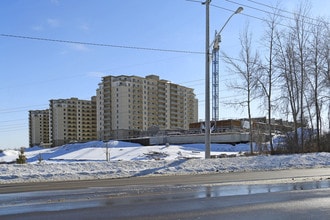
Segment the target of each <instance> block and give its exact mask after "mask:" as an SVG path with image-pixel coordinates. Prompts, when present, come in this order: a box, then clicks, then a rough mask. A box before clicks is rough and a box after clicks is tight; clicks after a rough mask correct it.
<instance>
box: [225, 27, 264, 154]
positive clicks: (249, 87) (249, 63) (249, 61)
mask: <svg viewBox="0 0 330 220" xmlns="http://www.w3.org/2000/svg"><path fill="white" fill-rule="evenodd" d="M251 42H252V34H251V33H250V32H249V27H248V25H247V27H246V29H245V30H244V31H243V32H242V33H241V34H240V43H241V51H240V53H239V59H233V58H231V57H229V56H228V55H227V54H226V53H222V54H223V57H224V61H225V62H226V63H227V64H228V69H229V71H231V72H233V73H235V74H237V75H238V76H239V78H240V80H241V81H240V82H236V83H232V84H231V85H229V87H230V88H231V89H234V90H236V91H237V92H238V93H239V94H243V95H244V96H245V97H246V98H245V99H243V100H235V101H234V102H232V103H231V104H232V105H239V106H243V107H246V108H247V114H248V120H249V136H250V151H251V154H253V143H252V142H253V129H252V128H253V125H252V116H251V102H252V101H253V99H255V98H256V97H255V94H256V93H255V89H256V86H257V79H256V77H257V72H258V69H259V65H260V61H259V55H258V53H257V52H255V53H254V54H252V47H251Z"/></svg>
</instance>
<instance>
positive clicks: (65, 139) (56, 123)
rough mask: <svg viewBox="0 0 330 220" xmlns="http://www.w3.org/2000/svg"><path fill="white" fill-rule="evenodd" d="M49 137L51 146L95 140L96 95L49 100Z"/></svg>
mask: <svg viewBox="0 0 330 220" xmlns="http://www.w3.org/2000/svg"><path fill="white" fill-rule="evenodd" d="M49 116H50V118H49V123H50V139H51V142H52V145H53V146H59V145H62V144H66V143H70V142H76V141H77V142H85V141H90V140H96V138H97V133H96V97H95V96H93V97H92V99H91V100H80V99H77V98H70V99H56V100H50V106H49Z"/></svg>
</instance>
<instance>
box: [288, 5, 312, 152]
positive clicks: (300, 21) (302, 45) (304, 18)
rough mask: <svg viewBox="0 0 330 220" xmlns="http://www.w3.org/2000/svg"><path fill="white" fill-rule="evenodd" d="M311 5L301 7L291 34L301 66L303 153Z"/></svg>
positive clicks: (299, 70)
mask: <svg viewBox="0 0 330 220" xmlns="http://www.w3.org/2000/svg"><path fill="white" fill-rule="evenodd" d="M310 8H311V5H310V4H308V3H307V2H305V3H302V4H300V5H299V7H298V10H297V12H296V13H295V16H294V25H293V26H292V30H291V33H292V34H293V36H294V38H293V39H294V42H295V50H296V51H297V52H298V53H297V61H298V64H299V69H298V72H296V73H297V74H299V75H297V76H298V77H299V84H300V85H299V91H298V92H299V93H300V95H299V98H300V125H301V134H300V148H301V152H303V151H304V142H305V141H304V139H305V137H304V128H303V127H304V124H306V122H305V115H304V103H305V102H304V91H305V86H306V85H305V84H306V82H305V80H306V72H307V60H308V55H309V51H308V47H307V45H308V39H309V22H310V21H309V19H308V15H309V10H310Z"/></svg>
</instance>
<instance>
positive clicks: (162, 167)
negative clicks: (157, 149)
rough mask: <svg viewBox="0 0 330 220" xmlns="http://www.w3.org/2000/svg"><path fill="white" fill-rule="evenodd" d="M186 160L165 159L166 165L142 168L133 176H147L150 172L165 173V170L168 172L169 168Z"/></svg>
mask: <svg viewBox="0 0 330 220" xmlns="http://www.w3.org/2000/svg"><path fill="white" fill-rule="evenodd" d="M186 161H187V159H180V160H175V161H173V162H171V163H167V162H166V161H164V166H161V167H157V168H151V169H146V170H141V171H140V172H138V173H136V174H134V175H133V177H138V176H147V175H150V174H164V172H166V170H167V169H171V168H175V167H178V166H179V165H181V164H183V163H185V162H186ZM161 170H164V171H161Z"/></svg>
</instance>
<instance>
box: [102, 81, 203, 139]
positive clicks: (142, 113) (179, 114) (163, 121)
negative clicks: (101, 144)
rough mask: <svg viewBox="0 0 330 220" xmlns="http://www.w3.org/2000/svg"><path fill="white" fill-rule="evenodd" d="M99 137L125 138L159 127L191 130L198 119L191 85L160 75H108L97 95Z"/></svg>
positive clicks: (196, 104)
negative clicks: (163, 77) (166, 78)
mask: <svg viewBox="0 0 330 220" xmlns="http://www.w3.org/2000/svg"><path fill="white" fill-rule="evenodd" d="M96 103H97V104H96V112H97V134H98V139H101V140H109V139H124V138H131V137H137V136H139V135H141V134H142V133H145V134H147V133H148V131H157V130H160V131H161V130H188V129H189V124H190V123H192V122H196V121H197V120H198V100H197V99H196V96H195V94H194V90H193V89H192V88H188V87H184V86H181V85H178V84H174V83H171V82H169V81H167V80H163V79H160V78H159V76H157V75H149V76H146V77H145V78H144V77H138V76H127V75H120V76H105V77H103V79H102V82H101V83H100V84H99V88H98V89H97V95H96Z"/></svg>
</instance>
